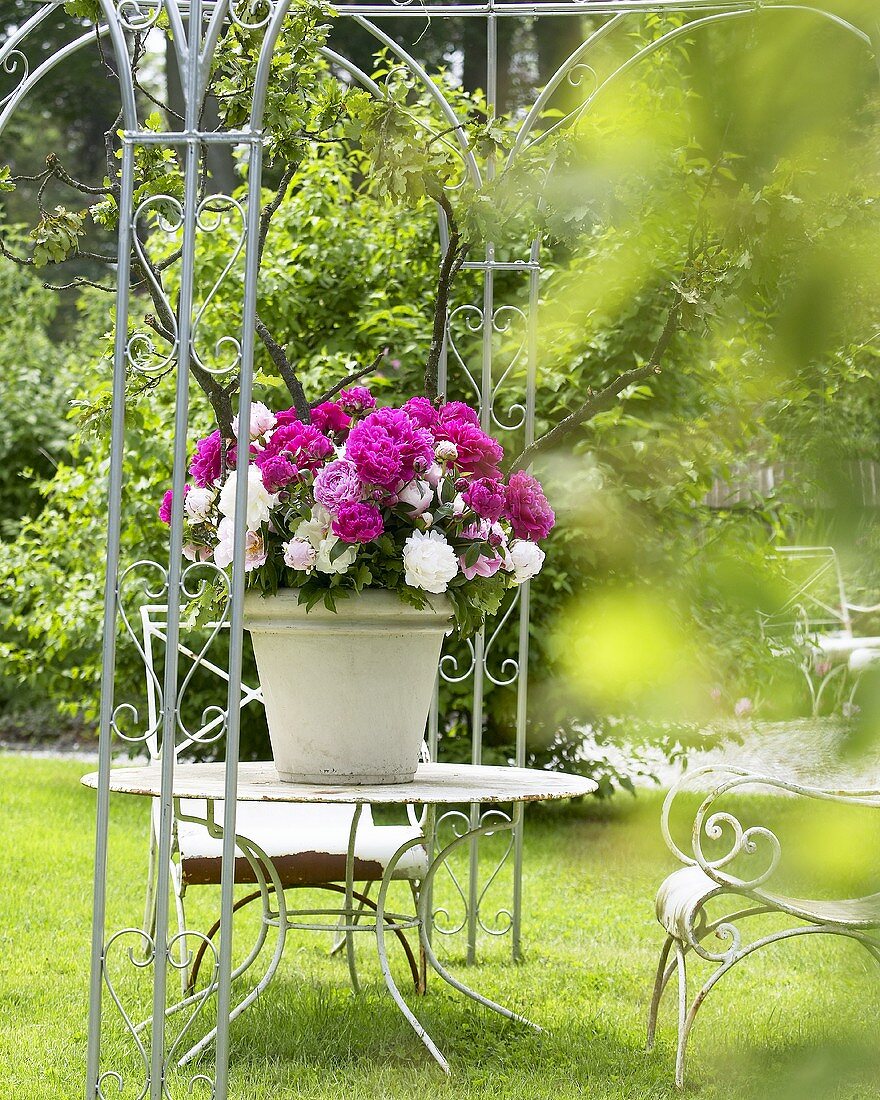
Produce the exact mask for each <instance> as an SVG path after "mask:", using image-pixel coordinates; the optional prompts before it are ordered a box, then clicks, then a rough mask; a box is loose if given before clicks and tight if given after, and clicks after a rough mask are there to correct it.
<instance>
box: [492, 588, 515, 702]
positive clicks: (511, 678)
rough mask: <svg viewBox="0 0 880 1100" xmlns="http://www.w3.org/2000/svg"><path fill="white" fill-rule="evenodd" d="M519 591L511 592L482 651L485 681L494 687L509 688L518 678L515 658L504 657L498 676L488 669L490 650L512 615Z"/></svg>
mask: <svg viewBox="0 0 880 1100" xmlns="http://www.w3.org/2000/svg"><path fill="white" fill-rule="evenodd" d="M519 596H520V589H519V588H516V589H514V592H513V599H512V600H511V601H510V602H509V603H508V605H507V610H506V611H505V612H504V614H503V615H502V616H501V618H500V619H499V620H498V621H497V622H496V624H495V629H494V630H493V631H492V634H491V636H490V638H489V641H488V642H487V643H486V648H485V649H484V650H483V671H484V672H485V674H486V677H487V679H489V680H491V682H492V683H493V684H494V685H495V686H496V687H510V685H511V684H515V683H516V680H517V677H518V676H519V661H518V660H517V658H516V657H505V658H504V660H503V661H502V662H501V667H500V668H499V669H498V675H497V676H496V674H495V673H494V672H492V670H491V669H490V668H489V657H490V655H491V653H492V649H493V648H494V646H495V642H496V640H497V638H498V635H499V634H500V633H501V631H502V630H503V629H504V624H505V623H506V622H507V620H508V619H509V618H510V616H511V615H512V614H513V609H514V608H515V607H516V606H517V604H518V603H519Z"/></svg>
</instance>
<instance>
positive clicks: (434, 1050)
mask: <svg viewBox="0 0 880 1100" xmlns="http://www.w3.org/2000/svg"><path fill="white" fill-rule="evenodd" d="M433 819H434V815H433V812H429V814H428V820H427V827H426V836H425V837H424V838H422V837H417V838H414V839H412V840H408V841H407V842H406V843H404V844H402V845H401V846H400V847H399V848H398V849H397V851H396V852H395V853H394V855H393V856H392V858H391V859H390V860H389V862H388V865H387V867H386V868H385V873H384V875H383V877H382V883H381V885H380V887H379V897H378V899H377V901H376V946H377V950H378V954H379V965H380V967H381V969H382V977H383V978H384V979H385V985H386V986H387V987H388V991H389V993H390V994H391V996H392V998H393V999H394V1002H395V1004H396V1005H397V1007H398V1008H399V1009H400V1011H401V1012H402V1013H403V1015H404V1016H405V1017H406V1019H407V1020H408V1022H409V1024H410V1026H411V1027H412V1029H413V1031H414V1032H415V1033H416V1035H418V1037H419V1038H420V1039H421V1041H422V1042H423V1043H424V1044H425V1046H426V1047H427V1049H428V1051H429V1052H430V1054H431V1056H432V1057H433V1058H434V1059H435V1061H436V1062H437V1064H438V1065H439V1066H440V1068H441V1069H442V1070H443V1071H444V1072H445V1073H449V1072H450V1069H449V1063H448V1062H447V1061H446V1059H445V1058H444V1056H443V1055H442V1054H441V1053H440V1050H439V1049H438V1047H437V1044H436V1043H435V1042H434V1040H433V1039H432V1038H431V1036H430V1035H429V1034H428V1033H427V1031H426V1030H425V1028H424V1027H423V1025H422V1024H421V1022H420V1021H419V1020H418V1019H417V1018H416V1016H415V1015H414V1013H413V1012H412V1010H411V1009H410V1007H409V1006H408V1005H407V1003H406V1001H404V999H403V997H402V995H401V993H400V990H399V989H398V987H397V983H396V982H395V981H394V977H393V975H392V974H391V970H390V967H389V965H388V953H387V950H386V947H385V931H386V928H390V927H392V925H391V924H386V921H385V899H386V897H387V894H388V888H389V886H390V885H391V881H392V878H393V874H394V871H395V869H396V867H397V865H398V863H399V862H400V860H401V859H402V858H403V856H404V855H405V854H406V853H407V852H408V851H409V850H410V849H411V848H414V847H415V846H416V845H418V844H423V843H426V842H427V844H428V851H429V852H431V851H432V850H433ZM515 821H516V819H514V820H513V821H509V822H507V823H499V822H497V821H493V822H488V823H484V824H482V825H478V826H476V827H475V828H473V829H468V830H467V831H466V832H464V833H462V834H461V835H460V836H458V837H456V838H455V840H453V841H451V842H450V843H449V844H447V845H446V847H445V848H443V849H442V850H441V851H440V852H439V853H438V854H437V855H436V856H435V857H434V858H433V859H432V860H431V862H430V864H429V866H428V871H427V873H426V875H425V877H424V879H423V880H422V881H421V883H420V888H419V891H418V916H419V940H420V944H421V950H422V952H423V957H424V958H425V960H426V961H427V963H428V965H430V967H431V968H432V969H433V970H434V971H435V973H437V974H439V975H440V977H441V978H442V979H443V980H444V981H445V982H446V983H447V984H448V985H451V986H452V987H453V989H457V990H458V992H459V993H463V994H464V995H465V996H466V997H470V998H471V999H472V1000H474V1001H477V1002H478V1003H479V1004H481V1005H484V1006H485V1007H486V1008H491V1009H492V1010H493V1012H498V1013H499V1014H500V1015H502V1016H504V1017H506V1018H507V1019H508V1020H515V1021H516V1022H517V1023H520V1024H525V1025H526V1026H527V1027H531V1028H534V1029H535V1030H536V1031H541V1030H542V1029H541V1028H540V1027H539V1026H538V1025H537V1024H534V1023H532V1021H531V1020H527V1019H526V1018H525V1017H524V1016H520V1015H519V1014H518V1013H516V1012H512V1011H511V1010H510V1009H509V1008H505V1007H504V1006H503V1005H500V1004H498V1003H497V1002H496V1001H492V1000H490V999H489V998H488V997H484V996H483V995H482V994H481V993H478V992H477V991H476V990H474V989H470V988H469V987H468V986H466V985H464V983H463V982H460V981H459V980H458V979H457V978H454V977H453V976H452V975H451V974H450V973H449V971H448V970H446V969H445V967H444V966H443V965H442V964H441V963H440V962H439V961H438V959H437V956H436V955H435V954H434V951H433V949H432V947H431V942H430V937H429V934H428V928H429V922H430V919H431V914H430V911H429V909H430V897H431V886H432V883H433V879H434V875H435V874H436V872H437V870H438V868H439V867H440V866H442V864H443V863H444V862H445V861H446V859H447V858H448V857H449V855H450V854H451V853H452V852H453V851H455V850H456V849H457V848H459V847H460V846H461V845H462V844H465V843H467V842H468V841H470V840H472V839H473V838H474V837H476V836H481V835H486V834H489V833H497V832H503V831H505V830H510V829H513V828H514V825H515Z"/></svg>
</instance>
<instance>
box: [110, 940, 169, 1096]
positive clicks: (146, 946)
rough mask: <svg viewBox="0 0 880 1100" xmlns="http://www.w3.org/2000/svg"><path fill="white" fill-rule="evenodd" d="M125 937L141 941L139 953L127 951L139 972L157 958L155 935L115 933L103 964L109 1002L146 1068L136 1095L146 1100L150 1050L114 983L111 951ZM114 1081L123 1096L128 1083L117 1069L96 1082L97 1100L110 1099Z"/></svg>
mask: <svg viewBox="0 0 880 1100" xmlns="http://www.w3.org/2000/svg"><path fill="white" fill-rule="evenodd" d="M125 936H134V937H137V938H138V939H139V940H140V945H139V947H140V951H139V952H138V953H137V954H136V953H135V946H134V945H132V946H130V947H129V948H128V950H127V951H126V954H127V956H128V961H129V962H130V963H131V965H132V966H135V967H137V968H138V969H139V970H145V969H146V968H147V967H149V966H152V964H153V962H154V961H155V958H156V944H155V942H154V940H153V938H152V936H150V935H148V934H147V933H146V932H144V930H143V929H142V928H123V929H120V931H118V932H115V933H114V934H113V935H112V936H111V937H110V938H109V939H108V940H107V942H106V943H105V945H104V962H103V977H104V984H105V985H106V987H107V992H108V993H109V994H110V999H111V1000H112V1001H113V1003H114V1005H115V1006H116V1010H117V1012H118V1013H119V1015H120V1016H121V1017H122V1022H123V1023H124V1024H125V1028H126V1031H127V1032H128V1034H129V1035H130V1036H131V1038H132V1040H133V1042H134V1044H135V1049H136V1050H137V1053H138V1057H139V1058H140V1061H141V1063H142V1065H143V1082H142V1084H141V1086H140V1091H139V1092H138V1094H137V1098H136V1100H144V1097H145V1096H146V1095H147V1093H148V1092H149V1090H150V1057H149V1055H148V1053H147V1049H146V1047H145V1046H144V1043H143V1041H142V1040H141V1037H140V1035H138V1033H137V1029H136V1028H135V1024H134V1021H133V1020H132V1018H131V1016H130V1015H129V1013H128V1012H127V1011H126V1008H125V1006H124V1005H123V1003H122V998H121V996H120V994H119V992H118V991H117V989H116V985H115V984H114V980H113V978H112V976H111V970H110V960H111V957H112V949H113V947H114V945H115V944H117V943H119V942H120V941H121V940H122V939H123V937H125ZM111 1081H112V1082H113V1084H114V1085H115V1086H116V1089H117V1092H118V1093H122V1092H123V1090H124V1088H125V1080H124V1078H123V1076H122V1074H121V1073H119V1072H118V1071H117V1070H105V1071H104V1072H103V1073H102V1074H101V1076H100V1077H99V1078H98V1082H97V1096H98V1100H110V1098H109V1097H108V1096H107V1094H106V1092H105V1091H104V1084H105V1082H111Z"/></svg>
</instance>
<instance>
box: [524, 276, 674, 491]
mask: <svg viewBox="0 0 880 1100" xmlns="http://www.w3.org/2000/svg"><path fill="white" fill-rule="evenodd" d="M682 302H683V299H682V296H681V294H680V293H678V292H677V293H676V296H675V300H674V301H673V303H672V305H671V306H670V307H669V311H668V313H667V314H666V322H665V324H664V325H663V331H662V332H661V333H660V336H659V338H658V340H657V343H656V344H655V345H654V350H653V351H652V352H651V357H650V359H649V360H648V362H647V363H646V364H645V365H644V366H643V367H636V368H634V369H633V370H629V371H625V372H624V373H623V374H621V375H619V376H618V377H617V378H615V379H614V381H613V382H610V383H609V384H608V385H607V386H605V387H604V388H603V389H601V390H599V392H598V393H592V392H591V393H590V394H589V396H588V397H587V399H586V401H584V402H583V404H582V405H581V406H580V408H578V409H576V410H575V411H574V412H573V413H571V414H570V415H569V416H566V417H565V419H564V420H560V422H559V423H558V424H556V425H555V426H554V427H553V428H551V429H550V431H549V432H546V433H545V434H544V435H542V436H540V437H539V438H538V439H536V440H535V441H534V443H531V444H529V446H528V447H526V448H525V450H524V451H523V452H522V453H521V454H519V455H517V457H516V458H515V459H514V460H513V462H511V463H510V466H509V467H508V470H507V472H508V474H513V473H516V471H517V470H524V469H525V468H526V467H527V466H530V465H531V464H532V462H534V460H535V459H536V458H537V456H538V455H539V454H543V453H544V452H545V451H549V450H552V449H553V448H554V447H557V446H558V445H559V444H560V443H561V442H562V441H563V440H564V439H566V438H567V437H568V436H570V435H571V434H572V432H574V431H576V430H577V429H578V428H580V427H581V425H582V424H586V423H587V421H588V420H592V419H593V417H594V416H597V415H598V414H599V413H601V412H605V411H606V410H607V409H610V408H612V407H613V405H614V403H615V401H616V399H617V397H618V395H619V394H620V393H622V392H623V391H624V390H625V389H627V387H629V386H634V385H636V384H637V383H639V382H643V381H644V380H645V379H646V378H650V377H651V376H652V375H656V374H659V373H660V361H661V360H662V358H663V356H664V354H665V352H666V349H667V348H668V347H669V344H670V341H671V340H672V337H673V335H674V334H675V331H676V329H677V328H678V323H679V320H680V317H681V307H682Z"/></svg>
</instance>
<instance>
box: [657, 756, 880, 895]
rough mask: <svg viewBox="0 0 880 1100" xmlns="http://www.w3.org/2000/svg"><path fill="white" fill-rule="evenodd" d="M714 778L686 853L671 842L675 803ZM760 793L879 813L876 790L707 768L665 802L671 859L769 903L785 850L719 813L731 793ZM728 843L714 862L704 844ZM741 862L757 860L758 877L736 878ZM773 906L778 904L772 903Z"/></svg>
mask: <svg viewBox="0 0 880 1100" xmlns="http://www.w3.org/2000/svg"><path fill="white" fill-rule="evenodd" d="M711 775H714V776H716V777H717V781H716V782H715V783H714V784H713V785H712V786H711V787H710V789H709V791H708V793H706V794H705V796H704V797H703V800H702V802H701V803H700V805H699V807H698V809H697V811H696V813H695V815H694V821H693V828H692V831H691V851H690V852H686V851H683V850H682V848H680V847H679V845H678V844H677V843H676V842H675V840H674V839H673V836H672V832H671V828H670V823H669V817H670V813H671V811H672V807H673V804H674V802H675V799H676V798H677V797H678V795H679V794H681V793H682V791H683V790H684V789H685V788H686V787H687V786H688V785H689V784H692V783H694V781H696V780H699V779H704V778H706V777H708V776H711ZM745 787H750V788H755V787H760V788H763V789H770V790H777V791H784V792H786V793H787V794H793V795H798V796H801V797H805V798H813V799H817V800H819V801H823V802H836V803H840V804H849V805H863V806H874V807H880V791H877V790H835V789H830V788H824V787H809V786H804V785H802V784H799V783H793V782H791V781H789V780H786V779H780V778H778V777H776V776H770V775H761V774H758V773H755V772H751V771H748V770H747V769H745V768H737V767H735V766H731V765H712V764H710V765H707V766H705V767H702V768H697V769H696V770H695V771H693V772H686V773H685V774H684V775H683V776H682V778H681V779H680V780H679V781H678V782H677V783H676V784H675V785H674V786H673V787H672V788H671V789H670V791H669V793H668V794H667V796H666V798H665V800H664V802H663V812H662V815H661V828H662V831H663V838H664V840H665V841H666V845H667V847H668V848H669V850H670V851H671V852H672V854H673V855H674V856H675V857H676V859H678V860H679V861H680V862H681V863H683V864H684V865H685V866H688V867H699V868H700V870H701V871H702V872H703V873H704V874H705V875H707V876H708V877H709V878H710V879H712V881H713V882H716V883H717V884H718V885H719V886H726V887H729V888H731V889H733V890H737V891H739V892H743V893H749V894H751V895H753V896H755V897H758V898H762V897H766V895H763V894H762V892H761V890H760V887H761V886H763V885H764V883H766V882H767V881H768V879H770V877H771V876H772V875H773V873H774V871H775V870H776V868H777V867H778V865H779V860H780V858H781V855H782V847H781V844H780V842H779V839H778V837H777V836H776V834H775V833H774V832H773V830H772V829H769V828H767V827H766V826H763V825H752V826H749V827H748V828H744V827H743V825H742V823H741V822H740V820H739V819H738V818H737V816H736V815H735V814H734V813H731V812H730V811H729V810H725V809H720V808H717V804H718V801H719V800H720V799H721V798H722V797H723V796H724V795H727V794H729V793H730V792H731V791H734V792H735V791H738V790H740V789H741V788H745ZM725 837H729V839H730V844H729V847H728V848H727V850H726V851H725V852H723V853H722V854H721V855H720V856H717V857H716V858H714V859H712V858H709V857H708V856H707V855H706V853H705V852H704V851H703V845H704V842H705V840H711V841H720V840H724V839H725ZM738 857H745V858H747V859H748V858H750V857H754V858H755V859H756V861H757V862H756V863H755V864H753V866H754V867H755V873H754V874H750V875H748V876H742V875H736V874H733V873H731V871H730V870H729V868H730V864H732V863H733V861H734V860H736V859H737V858H738ZM771 900H773V899H771Z"/></svg>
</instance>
